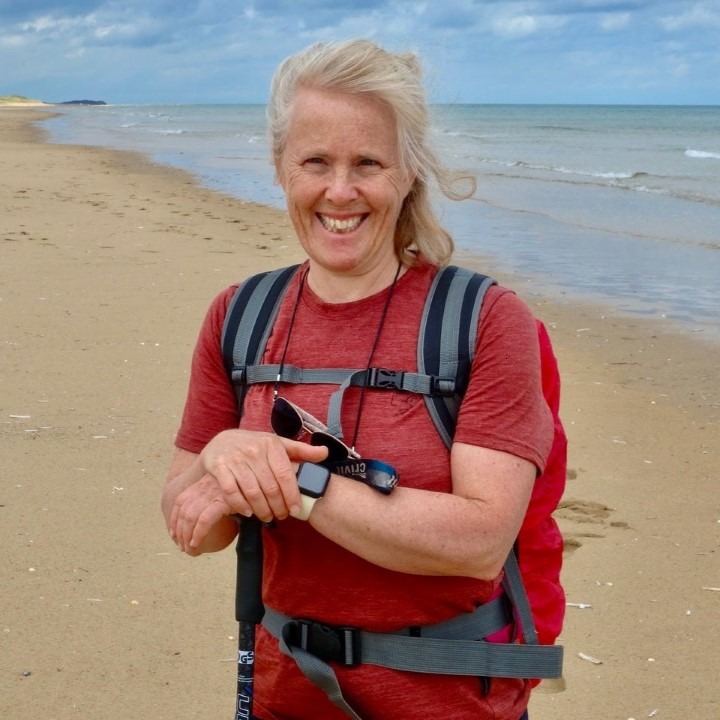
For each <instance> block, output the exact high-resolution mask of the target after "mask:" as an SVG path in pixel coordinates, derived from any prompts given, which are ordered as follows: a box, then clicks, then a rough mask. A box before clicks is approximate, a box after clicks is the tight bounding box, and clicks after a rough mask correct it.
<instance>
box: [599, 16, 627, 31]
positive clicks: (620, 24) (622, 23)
mask: <svg viewBox="0 0 720 720" xmlns="http://www.w3.org/2000/svg"><path fill="white" fill-rule="evenodd" d="M630 19H631V15H630V13H629V12H623V13H606V14H604V15H601V16H600V29H601V30H605V31H606V32H615V31H616V30H624V29H625V28H626V27H627V26H628V25H629V24H630Z"/></svg>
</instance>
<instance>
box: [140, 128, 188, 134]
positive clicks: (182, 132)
mask: <svg viewBox="0 0 720 720" xmlns="http://www.w3.org/2000/svg"><path fill="white" fill-rule="evenodd" d="M148 132H151V133H155V134H156V135H185V133H186V132H187V130H181V129H178V130H155V129H150V130H148Z"/></svg>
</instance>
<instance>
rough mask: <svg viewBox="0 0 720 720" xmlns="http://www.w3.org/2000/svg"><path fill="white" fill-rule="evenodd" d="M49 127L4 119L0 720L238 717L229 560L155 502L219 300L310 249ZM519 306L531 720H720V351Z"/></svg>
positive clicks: (194, 187) (146, 166) (589, 313)
mask: <svg viewBox="0 0 720 720" xmlns="http://www.w3.org/2000/svg"><path fill="white" fill-rule="evenodd" d="M50 112H51V111H50V110H40V109H34V108H33V109H30V108H12V107H5V108H0V158H2V165H1V167H2V170H1V172H0V203H1V204H2V227H1V228H0V434H1V436H2V455H1V457H2V461H1V465H2V476H1V478H0V518H1V521H0V543H1V544H2V547H3V554H4V558H5V560H4V562H3V563H2V569H1V570H0V584H1V586H2V588H3V602H2V606H1V611H0V631H1V632H0V718H2V720H30V718H33V719H35V718H45V719H46V720H70V719H71V718H73V719H76V718H80V719H82V720H86V719H90V718H103V719H104V720H120V719H121V718H122V719H123V720H127V719H128V718H132V719H137V720H145V719H146V718H152V719H153V720H164V719H167V720H170V719H171V718H172V719H173V720H190V719H191V718H222V717H230V715H231V713H232V708H233V704H234V692H235V664H234V660H235V649H236V642H237V641H236V634H237V631H236V625H235V621H234V581H235V570H234V564H235V556H234V553H233V552H231V551H227V552H224V553H221V554H217V555H213V556H204V557H201V558H198V559H191V558H188V557H185V556H183V555H181V554H180V553H179V552H178V551H177V550H176V548H175V546H174V545H173V543H172V542H171V541H170V540H169V538H168V537H167V535H166V532H165V526H164V522H163V519H162V516H161V513H160V509H159V498H160V488H161V485H162V482H163V479H164V475H165V471H166V468H167V463H168V459H169V455H170V452H171V447H172V441H173V435H174V432H175V430H176V427H177V424H178V418H179V415H180V413H181V411H182V405H183V401H184V396H185V390H186V382H187V371H188V367H189V360H190V353H191V350H192V347H193V344H194V341H195V336H196V333H197V330H198V328H199V325H200V322H201V319H202V316H203V314H204V312H205V310H206V308H207V305H208V303H209V302H210V300H211V299H212V297H213V296H214V295H215V294H216V293H217V292H218V291H219V290H221V289H222V288H224V287H225V286H227V285H229V284H230V283H232V282H235V281H238V280H240V279H242V278H243V277H245V276H246V275H248V274H250V273H252V272H257V271H260V270H263V269H268V268H271V267H278V266H281V265H285V264H288V263H291V262H295V261H298V260H299V259H300V258H301V257H302V255H301V251H300V248H299V246H298V245H297V243H296V241H295V239H294V236H293V234H292V231H291V228H290V225H289V221H288V220H287V218H286V217H285V215H284V214H283V213H281V212H279V211H277V210H273V209H270V208H265V207H262V206H258V205H253V204H251V203H246V202H242V201H240V200H237V199H234V198H232V197H229V196H225V195H222V194H220V193H216V192H211V191H209V190H205V189H203V188H202V187H200V186H199V185H198V184H197V183H196V182H195V180H194V179H193V177H192V176H190V175H188V174H186V173H184V172H182V171H179V170H174V169H171V168H167V167H163V166H158V165H155V164H153V163H151V162H150V161H148V160H147V159H146V158H144V157H143V156H141V155H137V154H133V153H120V152H115V151H110V150H106V149H99V148H88V147H80V146H68V145H51V144H47V143H45V142H44V135H43V133H42V130H40V129H38V127H37V126H35V125H32V124H31V123H32V122H33V121H36V120H38V119H42V118H44V117H47V116H48V115H49V114H50ZM456 260H457V261H458V262H461V263H465V264H470V265H474V266H477V267H478V268H482V269H483V270H484V271H486V272H488V273H490V274H494V272H493V268H492V267H489V266H488V265H487V264H483V262H482V258H478V257H464V256H458V257H457V258H456ZM499 279H500V280H502V278H499ZM508 282H509V284H511V285H513V281H512V279H510V280H509V281H508ZM515 287H516V289H517V290H518V292H519V294H520V295H521V296H523V289H524V288H523V287H522V286H515ZM526 299H527V301H528V302H529V303H530V304H531V305H532V307H533V308H534V310H535V312H536V313H537V315H538V316H539V317H540V318H542V319H543V320H544V321H545V322H546V323H547V325H548V327H549V329H550V331H551V334H552V337H553V341H554V344H555V348H556V352H557V354H558V358H559V361H560V366H561V370H562V374H563V388H564V395H563V419H564V421H565V424H566V428H567V431H568V434H569V438H570V463H569V467H570V472H569V478H568V484H567V490H566V494H565V498H564V500H563V502H562V505H561V507H560V508H559V509H558V512H557V516H558V518H559V521H560V523H561V527H562V529H563V532H564V534H565V537H566V546H567V551H566V562H565V566H564V583H565V587H566V591H567V600H568V602H569V603H570V606H569V607H568V609H567V619H566V626H565V631H564V633H563V637H562V643H563V644H564V646H565V653H566V655H565V657H566V660H565V677H564V680H563V681H562V682H552V683H544V684H542V685H541V686H540V688H539V689H538V690H537V691H536V692H535V694H534V696H533V699H532V702H531V711H530V715H531V718H532V720H551V719H554V718H587V719H588V720H628V719H629V718H634V719H635V720H640V718H647V717H657V718H659V719H660V720H662V719H666V720H679V719H681V718H682V719H684V718H693V720H717V718H718V717H720V689H718V688H719V683H718V677H717V669H716V668H717V667H718V666H720V649H718V644H717V638H718V637H720V591H719V588H720V500H719V499H718V497H719V495H718V491H717V475H718V469H717V468H718V460H719V455H720V452H719V451H720V379H719V378H718V370H717V368H718V367H720V346H718V345H717V344H712V343H710V342H707V341H706V342H703V338H702V336H700V335H692V334H685V335H682V334H678V333H677V332H673V331H671V330H670V329H669V328H667V327H664V326H663V325H661V324H658V323H651V322H648V321H643V320H638V319H636V318H632V317H624V316H620V315H618V314H615V313H614V312H613V311H611V310H609V309H608V308H604V307H598V306H591V305H587V304H579V303H572V302H569V301H568V299H567V298H566V297H565V298H563V300H562V302H557V301H555V300H553V298H547V299H543V300H540V299H538V297H537V296H536V295H535V294H534V293H533V294H528V296H527V297H526ZM448 717H452V716H451V715H448Z"/></svg>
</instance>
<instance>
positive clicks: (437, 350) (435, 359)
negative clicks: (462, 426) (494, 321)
mask: <svg viewBox="0 0 720 720" xmlns="http://www.w3.org/2000/svg"><path fill="white" fill-rule="evenodd" d="M495 284H496V282H495V280H493V279H492V278H491V277H488V276H487V275H481V274H480V273H476V272H473V271H472V270H467V269H465V268H460V267H456V266H454V265H448V266H447V267H444V268H441V269H440V270H438V272H437V274H436V275H435V277H434V278H433V282H432V285H431V286H430V292H429V293H428V296H427V300H426V301H425V308H424V310H423V317H422V322H421V325H420V337H419V338H418V372H419V373H420V374H426V375H432V376H435V377H441V378H442V377H450V378H455V392H454V394H452V395H425V403H426V405H427V409H428V412H429V413H430V417H431V418H432V420H433V423H434V424H435V427H436V428H437V431H438V432H439V433H440V437H442V439H443V442H444V443H445V445H446V446H447V447H448V448H449V447H450V446H451V445H452V438H453V435H454V432H455V419H456V418H457V414H458V409H459V407H460V400H461V398H462V396H463V394H464V392H465V389H466V388H467V383H468V379H469V376H470V366H471V364H472V359H473V354H474V352H475V343H476V341H477V327H478V320H479V317H480V309H481V308H482V303H483V298H484V297H485V293H486V292H487V289H488V288H489V287H490V286H492V285H495Z"/></svg>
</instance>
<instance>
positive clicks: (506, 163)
mask: <svg viewBox="0 0 720 720" xmlns="http://www.w3.org/2000/svg"><path fill="white" fill-rule="evenodd" d="M483 162H485V163H488V164H490V165H500V166H502V167H511V168H525V169H527V170H541V171H544V172H554V173H561V174H563V175H578V176H580V177H591V178H598V179H600V180H637V179H638V178H643V177H649V176H650V173H646V172H643V171H637V172H629V171H621V172H603V171H600V170H577V169H574V168H567V167H564V166H562V165H560V166H555V165H536V164H534V163H526V162H523V161H522V160H492V159H489V158H488V159H485V160H483Z"/></svg>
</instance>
